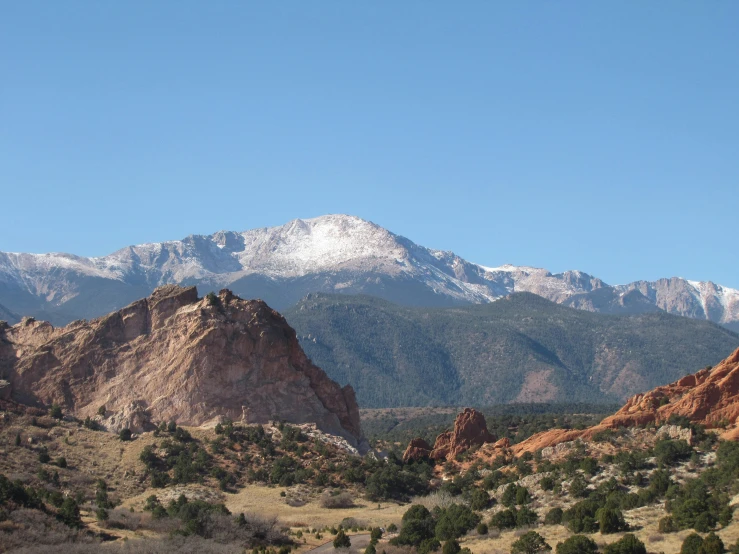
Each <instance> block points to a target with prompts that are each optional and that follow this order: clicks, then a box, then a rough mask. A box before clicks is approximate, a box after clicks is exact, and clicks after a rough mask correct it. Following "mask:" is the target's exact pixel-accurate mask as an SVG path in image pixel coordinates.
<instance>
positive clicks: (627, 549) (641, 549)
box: [603, 533, 647, 554]
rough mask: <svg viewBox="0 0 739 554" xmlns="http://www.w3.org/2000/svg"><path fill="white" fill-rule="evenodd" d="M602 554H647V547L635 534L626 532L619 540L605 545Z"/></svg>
mask: <svg viewBox="0 0 739 554" xmlns="http://www.w3.org/2000/svg"><path fill="white" fill-rule="evenodd" d="M603 554H647V548H646V546H644V543H643V542H641V541H640V540H639V539H637V538H636V536H634V535H633V534H631V533H627V534H626V535H624V536H623V537H621V539H620V540H618V541H616V542H614V543H611V544H609V545H608V546H606V547H605V548H604V549H603Z"/></svg>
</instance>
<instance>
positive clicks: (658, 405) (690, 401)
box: [601, 349, 739, 432]
mask: <svg viewBox="0 0 739 554" xmlns="http://www.w3.org/2000/svg"><path fill="white" fill-rule="evenodd" d="M673 415H674V416H682V417H686V418H687V419H689V420H690V421H692V422H695V423H700V424H701V425H705V426H706V427H708V428H715V427H722V428H727V429H728V431H729V432H730V431H732V430H733V428H734V427H736V426H737V418H738V417H739V349H737V350H736V351H735V352H734V353H733V354H732V355H731V356H729V357H728V358H726V359H725V360H724V361H723V362H721V363H720V364H718V365H717V366H716V367H713V368H706V369H702V370H700V371H699V372H698V373H694V374H692V375H687V376H685V377H683V378H682V379H680V380H678V381H676V382H674V383H672V384H669V385H665V386H663V387H657V388H656V389H653V390H651V391H649V392H647V393H644V394H637V395H636V396H632V397H631V398H629V400H628V401H627V402H626V405H625V406H624V407H623V408H621V409H620V410H619V411H618V412H616V413H615V414H613V415H612V416H610V417H607V418H606V419H604V420H603V421H602V422H601V425H603V426H605V427H631V426H634V425H643V424H646V423H651V422H655V423H662V422H666V421H667V420H669V419H670V417H671V416H673Z"/></svg>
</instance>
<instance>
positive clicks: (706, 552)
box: [699, 531, 726, 554]
mask: <svg viewBox="0 0 739 554" xmlns="http://www.w3.org/2000/svg"><path fill="white" fill-rule="evenodd" d="M725 551H726V549H725V548H724V542H723V541H722V540H721V539H720V538H719V537H718V535H716V533H714V532H713V531H711V532H710V533H709V534H708V536H707V537H706V538H705V539H703V546H701V547H700V550H699V552H700V554H723V553H724V552H725Z"/></svg>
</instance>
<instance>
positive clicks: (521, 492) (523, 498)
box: [516, 487, 531, 506]
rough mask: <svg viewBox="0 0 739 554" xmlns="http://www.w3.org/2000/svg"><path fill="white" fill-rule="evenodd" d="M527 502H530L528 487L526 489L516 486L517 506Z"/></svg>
mask: <svg viewBox="0 0 739 554" xmlns="http://www.w3.org/2000/svg"><path fill="white" fill-rule="evenodd" d="M529 502H531V495H530V494H529V489H527V488H526V487H518V489H516V504H517V505H519V506H523V505H524V504H528V503H529Z"/></svg>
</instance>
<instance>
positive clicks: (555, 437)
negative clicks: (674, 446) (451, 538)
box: [513, 349, 739, 455]
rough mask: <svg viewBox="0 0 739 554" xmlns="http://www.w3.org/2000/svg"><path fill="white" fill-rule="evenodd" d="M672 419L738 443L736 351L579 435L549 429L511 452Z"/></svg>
mask: <svg viewBox="0 0 739 554" xmlns="http://www.w3.org/2000/svg"><path fill="white" fill-rule="evenodd" d="M672 415H677V416H683V417H686V418H688V419H689V420H690V421H692V422H694V423H699V424H701V425H704V426H706V427H707V428H709V429H711V428H719V427H720V428H721V429H725V430H724V431H723V432H722V433H721V438H722V439H725V440H739V421H738V420H739V349H738V350H736V351H735V352H734V353H733V354H732V355H731V356H729V357H728V358H726V359H725V360H724V361H723V362H721V363H720V364H718V365H717V366H716V367H714V368H710V369H709V368H706V369H701V370H700V371H698V372H697V373H694V374H692V375H686V376H685V377H683V378H682V379H679V380H678V381H676V382H674V383H671V384H669V385H664V386H662V387H657V388H656V389H653V390H651V391H649V392H646V393H644V394H637V395H635V396H633V397H631V398H629V400H628V401H627V402H626V405H624V407H623V408H621V409H620V410H619V411H618V412H616V413H615V414H613V415H612V416H609V417H607V418H605V419H604V420H603V421H601V422H600V424H599V425H596V426H595V427H590V428H588V429H585V430H582V431H577V430H565V429H550V430H549V431H544V432H542V433H538V434H536V435H533V436H532V437H530V438H528V439H527V440H525V441H523V442H521V443H519V444H516V445H514V446H513V452H514V453H515V454H516V455H521V454H523V453H524V452H535V451H537V450H540V449H542V448H546V447H549V446H555V445H557V444H560V443H562V442H568V441H573V440H576V439H578V438H582V439H586V440H587V439H589V438H591V437H592V436H593V435H594V434H595V433H597V432H599V431H603V430H605V429H615V428H618V427H635V426H639V425H644V424H647V423H652V422H654V423H656V424H658V425H660V424H664V423H666V422H667V421H668V420H669V419H670V416H672Z"/></svg>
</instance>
